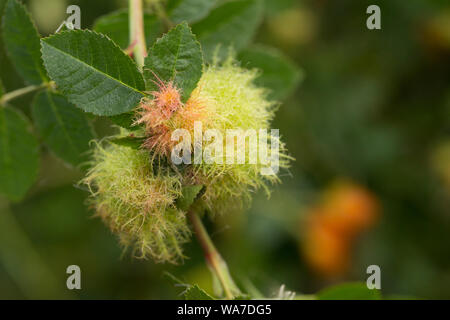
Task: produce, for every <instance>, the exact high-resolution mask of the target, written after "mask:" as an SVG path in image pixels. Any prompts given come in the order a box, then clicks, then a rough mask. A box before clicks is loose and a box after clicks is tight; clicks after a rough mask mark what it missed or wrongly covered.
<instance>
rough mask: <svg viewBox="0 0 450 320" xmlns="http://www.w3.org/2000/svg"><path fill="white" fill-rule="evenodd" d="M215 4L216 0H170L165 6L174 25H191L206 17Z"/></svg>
mask: <svg viewBox="0 0 450 320" xmlns="http://www.w3.org/2000/svg"><path fill="white" fill-rule="evenodd" d="M216 3H217V0H172V1H169V3H168V4H167V11H168V13H169V17H170V20H172V21H173V22H175V23H180V22H183V21H187V22H190V23H192V22H196V21H198V20H200V19H202V18H204V17H205V16H207V15H208V13H209V12H210V11H211V9H212V8H213V7H214V6H215V5H216Z"/></svg>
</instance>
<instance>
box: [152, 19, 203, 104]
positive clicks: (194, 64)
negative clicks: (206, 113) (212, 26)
mask: <svg viewBox="0 0 450 320" xmlns="http://www.w3.org/2000/svg"><path fill="white" fill-rule="evenodd" d="M202 68H203V57H202V51H201V48H200V44H199V42H198V41H197V39H196V38H195V35H193V34H192V32H191V29H190V28H189V26H188V25H187V24H186V23H182V24H179V25H178V26H176V27H175V28H173V29H172V30H170V31H169V32H168V33H167V34H165V35H164V36H163V37H162V38H160V39H158V40H157V41H156V43H155V44H154V45H153V47H152V48H151V50H150V52H149V55H148V57H147V58H145V68H144V76H145V81H146V84H147V90H149V91H155V90H158V85H157V83H158V79H157V78H156V77H155V74H156V76H157V77H158V78H159V79H160V80H162V81H165V82H167V81H173V82H174V84H175V85H176V87H177V88H179V89H181V97H182V100H183V101H186V100H187V99H188V98H189V96H190V95H191V92H192V90H194V89H195V87H196V86H197V82H198V80H199V79H200V77H201V76H202Z"/></svg>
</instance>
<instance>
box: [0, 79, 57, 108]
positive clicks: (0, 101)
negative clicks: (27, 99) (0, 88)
mask: <svg viewBox="0 0 450 320" xmlns="http://www.w3.org/2000/svg"><path fill="white" fill-rule="evenodd" d="M51 86H52V84H51V83H43V84H40V85H32V86H28V87H24V88H20V89H17V90H14V91H11V92H8V93H5V94H4V95H3V96H2V97H1V99H0V105H3V104H5V103H6V102H8V101H10V100H13V99H15V98H18V97H21V96H23V95H25V94H27V93H30V92H33V91H36V90H40V89H44V88H46V87H51Z"/></svg>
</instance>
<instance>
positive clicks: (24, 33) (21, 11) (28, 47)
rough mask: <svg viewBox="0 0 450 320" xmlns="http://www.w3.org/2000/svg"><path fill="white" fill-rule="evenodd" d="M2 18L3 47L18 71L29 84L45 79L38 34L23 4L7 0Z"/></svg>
mask: <svg viewBox="0 0 450 320" xmlns="http://www.w3.org/2000/svg"><path fill="white" fill-rule="evenodd" d="M2 20H3V26H2V29H3V30H2V31H3V39H4V43H5V47H6V50H7V52H8V54H9V57H10V59H11V61H12V62H13V64H14V65H15V67H16V69H17V71H18V73H19V74H20V75H21V76H22V77H23V78H24V80H25V81H26V82H28V83H30V84H41V83H42V82H43V81H47V80H48V77H47V73H46V71H45V69H44V66H43V64H42V59H41V51H40V48H41V45H40V43H39V34H38V32H37V30H36V27H35V26H34V23H33V21H32V20H31V17H30V15H29V13H28V12H27V10H26V8H25V6H24V5H23V4H21V3H19V2H18V1H17V0H9V1H8V2H7V3H6V6H5V12H4V19H2Z"/></svg>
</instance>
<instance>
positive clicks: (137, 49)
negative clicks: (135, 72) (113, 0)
mask: <svg viewBox="0 0 450 320" xmlns="http://www.w3.org/2000/svg"><path fill="white" fill-rule="evenodd" d="M129 12H130V18H129V19H130V20H129V24H130V46H132V47H133V55H134V59H135V60H136V63H137V65H138V67H139V68H140V69H141V70H142V68H143V66H144V59H145V57H146V56H147V46H146V43H145V32H144V10H143V5H142V0H129Z"/></svg>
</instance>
